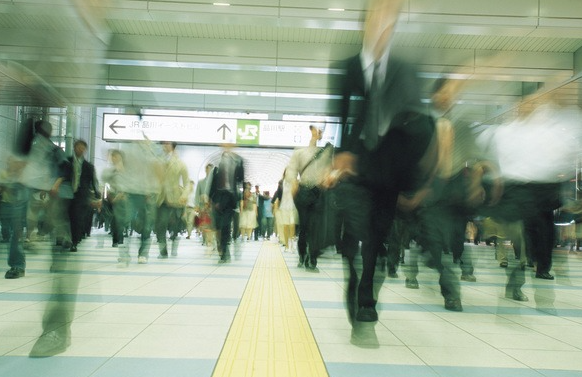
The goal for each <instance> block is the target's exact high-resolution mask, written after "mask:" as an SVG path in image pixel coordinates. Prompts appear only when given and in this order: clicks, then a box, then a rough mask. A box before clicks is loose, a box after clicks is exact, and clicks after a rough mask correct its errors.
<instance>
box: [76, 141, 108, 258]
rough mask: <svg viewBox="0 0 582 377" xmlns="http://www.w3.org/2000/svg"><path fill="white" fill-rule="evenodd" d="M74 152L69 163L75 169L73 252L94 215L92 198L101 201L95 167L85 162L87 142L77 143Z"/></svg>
mask: <svg viewBox="0 0 582 377" xmlns="http://www.w3.org/2000/svg"><path fill="white" fill-rule="evenodd" d="M73 152H74V153H73V156H71V157H69V161H70V162H71V166H72V167H73V169H72V170H73V173H72V175H73V176H72V177H71V178H72V179H71V180H72V183H73V192H74V197H73V200H72V201H71V206H70V207H69V217H70V220H71V241H72V246H71V251H77V245H78V244H79V242H81V239H82V238H83V232H84V230H85V226H86V224H87V217H88V216H90V215H92V214H93V211H92V209H91V198H92V197H93V198H95V199H99V198H100V197H101V194H100V193H99V184H98V182H97V178H96V175H95V166H93V164H91V163H90V162H88V161H87V160H85V153H86V152H87V142H85V140H81V139H79V140H77V141H75V144H74V146H73Z"/></svg>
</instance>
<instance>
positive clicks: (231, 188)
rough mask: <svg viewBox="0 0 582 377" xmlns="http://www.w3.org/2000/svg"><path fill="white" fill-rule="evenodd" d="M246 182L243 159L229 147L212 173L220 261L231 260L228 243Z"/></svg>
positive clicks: (212, 194)
mask: <svg viewBox="0 0 582 377" xmlns="http://www.w3.org/2000/svg"><path fill="white" fill-rule="evenodd" d="M243 182H244V165H243V159H242V158H241V157H240V156H239V155H237V154H236V153H234V152H232V151H231V150H230V147H227V148H226V149H225V150H224V152H223V153H222V156H221V158H220V163H219V164H218V166H217V167H216V168H214V172H213V174H212V183H211V186H210V200H211V201H212V209H213V211H214V221H215V225H216V232H217V244H218V253H219V254H220V261H219V263H226V262H228V261H230V252H229V249H228V245H229V243H230V240H231V235H230V229H231V225H232V221H233V216H234V210H235V208H237V206H238V203H239V200H240V198H239V187H241V185H242V183H243Z"/></svg>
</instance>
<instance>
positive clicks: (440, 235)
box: [407, 206, 461, 299]
mask: <svg viewBox="0 0 582 377" xmlns="http://www.w3.org/2000/svg"><path fill="white" fill-rule="evenodd" d="M418 218H419V220H420V224H421V225H420V233H419V234H420V235H419V243H420V245H421V247H422V250H423V252H424V253H426V254H427V255H426V257H427V259H428V261H427V264H428V265H429V266H430V267H432V268H434V269H436V270H437V271H438V272H439V274H440V277H439V284H440V286H441V294H442V295H443V297H444V298H445V299H460V297H461V288H460V284H459V279H458V278H457V276H456V275H455V273H454V272H453V269H452V266H451V265H452V261H450V260H447V261H445V262H443V260H442V255H443V249H444V248H445V247H446V246H447V243H448V240H449V237H450V226H451V222H450V216H449V212H448V209H447V208H446V207H442V206H431V207H427V208H423V209H421V210H420V211H419V212H418ZM418 253H419V250H418V249H416V250H414V251H412V252H411V256H410V257H411V261H410V263H409V266H408V273H407V277H409V278H416V276H417V275H418V257H419V255H418Z"/></svg>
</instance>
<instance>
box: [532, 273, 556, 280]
mask: <svg viewBox="0 0 582 377" xmlns="http://www.w3.org/2000/svg"><path fill="white" fill-rule="evenodd" d="M536 278H538V279H546V280H554V275H551V274H550V273H549V272H536Z"/></svg>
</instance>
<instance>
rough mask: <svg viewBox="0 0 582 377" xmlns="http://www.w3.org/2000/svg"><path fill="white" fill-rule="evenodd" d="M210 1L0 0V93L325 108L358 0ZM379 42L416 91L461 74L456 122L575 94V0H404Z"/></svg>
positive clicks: (175, 104)
mask: <svg viewBox="0 0 582 377" xmlns="http://www.w3.org/2000/svg"><path fill="white" fill-rule="evenodd" d="M223 1H227V2H230V6H221V5H214V4H213V2H212V1H203V0H200V1H187V0H172V1H170V0H157V1H147V0H108V1H106V0H0V104H2V105H34V106H51V107H61V106H66V105H97V106H111V107H120V108H132V109H134V110H135V109H136V108H137V109H147V108H156V109H173V110H177V109H180V110H204V111H221V112H224V111H233V112H253V113H266V114H269V117H271V118H274V119H281V118H282V117H283V116H284V115H286V114H295V115H306V116H313V115H315V116H333V115H336V114H335V110H334V109H335V106H334V104H335V103H336V101H337V100H338V84H337V82H338V80H336V79H337V78H338V77H339V74H341V70H339V69H338V68H337V67H339V66H340V62H341V61H342V60H344V59H346V58H348V57H350V56H352V55H354V54H356V53H357V52H358V51H359V49H360V46H361V29H362V22H361V21H362V19H363V17H364V9H365V7H366V1H364V0H317V1H314V0H223ZM332 8H342V9H344V10H343V11H338V10H330V9H332ZM393 48H395V49H399V50H400V51H401V52H402V53H403V54H405V55H407V56H409V57H412V58H414V59H415V61H416V62H417V63H418V64H419V68H420V76H421V84H422V90H423V93H424V96H425V100H426V101H428V97H429V90H430V88H431V87H432V84H433V83H434V80H435V79H436V78H438V77H442V76H446V77H451V78H458V79H464V80H467V83H466V85H465V86H464V89H463V92H462V93H461V94H460V95H459V98H458V103H457V105H456V106H455V107H454V109H453V110H452V112H451V114H450V115H451V117H453V118H456V119H457V120H459V121H461V122H486V121H489V120H491V119H494V118H496V117H499V116H502V115H503V114H509V113H511V112H512V111H513V110H514V109H516V108H517V106H518V104H519V103H520V102H522V101H523V100H524V98H537V100H538V101H539V100H540V98H543V96H541V94H543V93H548V92H554V94H555V93H556V92H558V91H559V92H560V95H559V96H560V98H562V99H563V101H565V102H568V103H570V104H577V105H579V104H580V83H579V78H580V76H581V71H582V49H581V48H582V2H580V1H579V0H488V1H483V0H440V1H436V0H407V1H405V3H404V7H403V11H402V12H401V14H400V19H399V23H398V25H397V29H396V34H395V38H394V41H393ZM534 93H536V94H535V95H534V97H532V96H531V95H532V94H534Z"/></svg>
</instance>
